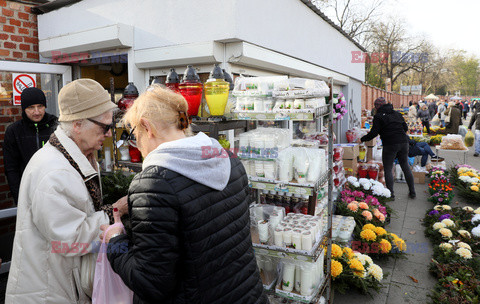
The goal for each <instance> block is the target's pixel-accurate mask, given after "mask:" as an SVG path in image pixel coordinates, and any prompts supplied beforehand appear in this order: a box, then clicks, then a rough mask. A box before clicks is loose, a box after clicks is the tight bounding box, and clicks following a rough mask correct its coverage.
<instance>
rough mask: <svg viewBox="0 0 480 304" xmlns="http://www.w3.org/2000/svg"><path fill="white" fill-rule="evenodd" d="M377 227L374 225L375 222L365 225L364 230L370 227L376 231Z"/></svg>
mask: <svg viewBox="0 0 480 304" xmlns="http://www.w3.org/2000/svg"><path fill="white" fill-rule="evenodd" d="M375 228H377V227H375V225H373V224H366V225H364V226H363V228H362V230H366V229H370V230H373V231H375Z"/></svg>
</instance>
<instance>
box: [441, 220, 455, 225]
mask: <svg viewBox="0 0 480 304" xmlns="http://www.w3.org/2000/svg"><path fill="white" fill-rule="evenodd" d="M442 224H444V225H445V226H447V227H455V223H454V222H453V221H452V220H451V219H444V220H442Z"/></svg>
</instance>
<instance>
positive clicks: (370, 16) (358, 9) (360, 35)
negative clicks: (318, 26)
mask: <svg viewBox="0 0 480 304" xmlns="http://www.w3.org/2000/svg"><path fill="white" fill-rule="evenodd" d="M311 1H312V3H313V4H314V5H315V6H317V7H318V8H319V9H320V10H322V11H323V12H325V13H326V14H328V15H329V16H330V17H332V18H333V19H334V20H333V21H334V22H335V23H336V24H337V25H338V26H339V27H340V28H342V30H344V31H345V33H347V34H348V35H349V36H350V37H352V38H353V39H355V40H356V41H357V42H358V43H360V44H361V45H363V46H364V47H366V48H367V49H368V44H369V41H368V38H369V35H368V34H369V33H370V31H371V28H372V26H373V24H374V23H375V22H376V20H378V18H379V15H380V12H379V11H380V8H381V7H382V5H383V3H384V0H372V1H370V3H369V4H368V3H367V2H369V1H361V0H311Z"/></svg>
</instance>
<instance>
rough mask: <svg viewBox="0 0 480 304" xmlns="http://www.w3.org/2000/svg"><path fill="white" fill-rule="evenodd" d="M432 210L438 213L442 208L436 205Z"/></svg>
mask: <svg viewBox="0 0 480 304" xmlns="http://www.w3.org/2000/svg"><path fill="white" fill-rule="evenodd" d="M433 209H435V210H437V211H440V210H442V209H443V208H442V206H440V205H436V206H435V207H433Z"/></svg>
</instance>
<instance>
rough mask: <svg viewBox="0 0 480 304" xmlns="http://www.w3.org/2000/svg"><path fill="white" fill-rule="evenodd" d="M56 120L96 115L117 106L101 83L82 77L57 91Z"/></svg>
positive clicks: (71, 119) (69, 119)
mask: <svg viewBox="0 0 480 304" xmlns="http://www.w3.org/2000/svg"><path fill="white" fill-rule="evenodd" d="M58 107H59V108H60V117H59V118H58V121H73V120H79V119H86V118H92V117H95V116H98V115H100V114H103V113H105V112H107V111H109V110H112V109H115V108H116V107H117V106H116V105H115V104H114V103H113V102H111V101H110V95H109V94H108V92H107V91H106V90H105V89H104V88H103V87H102V85H101V84H99V83H98V82H96V81H95V80H93V79H87V78H82V79H78V80H75V81H72V82H71V83H69V84H67V85H66V86H64V87H63V88H62V89H61V90H60V93H58Z"/></svg>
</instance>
